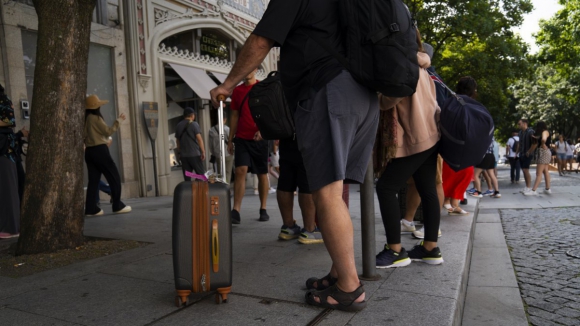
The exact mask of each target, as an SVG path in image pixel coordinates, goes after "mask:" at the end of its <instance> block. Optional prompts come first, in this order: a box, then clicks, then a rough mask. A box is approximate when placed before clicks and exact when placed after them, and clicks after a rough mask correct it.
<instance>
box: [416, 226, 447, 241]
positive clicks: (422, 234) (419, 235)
mask: <svg viewBox="0 0 580 326" xmlns="http://www.w3.org/2000/svg"><path fill="white" fill-rule="evenodd" d="M413 237H415V238H417V239H424V238H425V231H423V228H420V229H419V230H417V231H413ZM437 237H438V238H441V229H439V233H437Z"/></svg>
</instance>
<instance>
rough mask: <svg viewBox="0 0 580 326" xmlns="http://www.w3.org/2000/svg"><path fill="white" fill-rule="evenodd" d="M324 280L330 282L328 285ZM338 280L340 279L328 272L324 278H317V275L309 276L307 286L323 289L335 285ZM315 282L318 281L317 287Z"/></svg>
mask: <svg viewBox="0 0 580 326" xmlns="http://www.w3.org/2000/svg"><path fill="white" fill-rule="evenodd" d="M324 281H326V282H328V286H326V285H324ZM336 281H338V279H337V278H334V277H332V276H331V275H330V273H328V274H327V275H326V276H324V277H323V278H316V277H311V278H309V279H308V280H307V281H306V288H308V289H315V290H318V291H321V290H324V289H326V288H328V287H330V286H332V285H334V284H335V283H336ZM314 283H316V287H315V286H314Z"/></svg>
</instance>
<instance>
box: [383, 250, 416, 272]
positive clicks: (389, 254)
mask: <svg viewBox="0 0 580 326" xmlns="http://www.w3.org/2000/svg"><path fill="white" fill-rule="evenodd" d="M410 263H411V259H409V255H407V252H406V251H405V248H401V252H395V251H393V250H392V249H391V248H389V246H388V245H385V249H383V251H381V252H379V254H378V255H377V268H393V267H404V266H407V265H409V264H410Z"/></svg>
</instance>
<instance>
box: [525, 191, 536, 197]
mask: <svg viewBox="0 0 580 326" xmlns="http://www.w3.org/2000/svg"><path fill="white" fill-rule="evenodd" d="M537 195H538V192H537V191H535V190H530V191H528V192H524V196H537Z"/></svg>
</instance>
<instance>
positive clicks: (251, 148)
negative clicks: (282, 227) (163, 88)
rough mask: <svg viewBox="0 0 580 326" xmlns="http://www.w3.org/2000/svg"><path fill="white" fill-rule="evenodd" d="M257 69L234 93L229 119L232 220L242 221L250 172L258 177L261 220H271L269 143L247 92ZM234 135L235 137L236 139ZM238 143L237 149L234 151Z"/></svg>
mask: <svg viewBox="0 0 580 326" xmlns="http://www.w3.org/2000/svg"><path fill="white" fill-rule="evenodd" d="M256 71H257V70H256V69H254V70H253V71H251V72H250V73H249V74H247V75H246V76H244V78H243V80H244V83H243V84H241V85H239V86H238V87H236V88H235V89H234V90H233V92H232V103H231V105H230V108H231V110H232V113H231V118H230V136H229V141H228V152H229V153H230V154H234V164H235V167H236V177H235V180H234V207H233V209H232V216H231V218H232V223H233V224H240V222H241V216H240V209H241V208H242V198H244V194H245V193H246V175H247V174H248V172H250V173H253V174H256V175H257V176H258V190H259V194H260V205H261V206H260V212H259V213H260V217H259V221H262V222H265V221H268V220H269V219H270V216H268V213H267V212H266V200H267V199H268V190H269V188H270V185H269V183H268V142H267V141H265V140H263V139H262V136H261V135H260V131H258V127H257V126H256V123H255V122H254V118H252V114H251V113H250V107H249V106H248V93H249V92H250V90H251V89H252V87H254V85H255V84H256V83H257V82H258V80H257V79H256ZM234 136H235V138H234ZM234 146H235V152H234Z"/></svg>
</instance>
